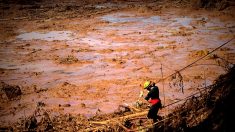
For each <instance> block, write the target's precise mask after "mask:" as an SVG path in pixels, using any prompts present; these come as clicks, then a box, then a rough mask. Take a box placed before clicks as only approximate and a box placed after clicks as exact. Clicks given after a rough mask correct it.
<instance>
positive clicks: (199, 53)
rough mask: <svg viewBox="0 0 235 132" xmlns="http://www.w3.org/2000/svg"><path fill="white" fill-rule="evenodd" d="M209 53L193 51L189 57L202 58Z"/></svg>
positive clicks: (206, 51)
mask: <svg viewBox="0 0 235 132" xmlns="http://www.w3.org/2000/svg"><path fill="white" fill-rule="evenodd" d="M208 53H209V51H208V50H207V49H205V50H198V51H194V52H192V53H191V54H190V56H192V57H202V56H205V55H207V54H208Z"/></svg>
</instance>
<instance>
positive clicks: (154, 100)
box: [144, 81, 162, 123]
mask: <svg viewBox="0 0 235 132" xmlns="http://www.w3.org/2000/svg"><path fill="white" fill-rule="evenodd" d="M144 89H147V90H148V91H149V92H148V94H147V96H146V97H145V100H147V101H148V102H150V103H151V107H150V109H149V112H148V115H147V117H148V118H150V119H153V122H154V123H155V122H157V120H158V119H159V120H160V119H161V117H160V116H158V115H157V114H158V110H159V108H162V104H161V100H160V98H159V89H158V87H157V86H155V83H154V82H151V81H146V82H145V83H144Z"/></svg>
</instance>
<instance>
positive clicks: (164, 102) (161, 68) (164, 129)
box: [161, 63, 166, 132]
mask: <svg viewBox="0 0 235 132" xmlns="http://www.w3.org/2000/svg"><path fill="white" fill-rule="evenodd" d="M161 74H162V78H163V69H162V63H161ZM162 87H163V99H164V100H163V102H164V105H165V103H166V98H165V88H164V80H163V81H162ZM164 116H166V111H165V112H164ZM163 131H164V132H165V121H164V129H163Z"/></svg>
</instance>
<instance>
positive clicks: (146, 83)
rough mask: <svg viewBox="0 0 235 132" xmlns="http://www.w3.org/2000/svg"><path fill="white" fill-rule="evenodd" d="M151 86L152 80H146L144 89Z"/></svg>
mask: <svg viewBox="0 0 235 132" xmlns="http://www.w3.org/2000/svg"><path fill="white" fill-rule="evenodd" d="M149 86H150V81H145V83H144V89H146V88H148V87H149Z"/></svg>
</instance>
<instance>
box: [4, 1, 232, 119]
mask: <svg viewBox="0 0 235 132" xmlns="http://www.w3.org/2000/svg"><path fill="white" fill-rule="evenodd" d="M105 6H106V5H102V6H97V7H96V8H104V7H105ZM234 22H235V20H234V19H233V18H231V16H226V15H224V16H221V15H220V14H219V13H217V12H210V11H204V10H202V11H192V10H189V9H185V10H180V9H175V8H170V9H162V10H161V11H157V12H148V11H141V10H133V9H123V10H121V9H120V10H117V11H112V12H109V13H104V14H97V15H93V16H92V17H89V18H71V19H59V20H53V19H52V20H51V19H48V20H35V21H26V20H22V21H16V22H12V23H14V24H15V25H16V26H15V28H14V31H15V35H14V36H12V37H8V38H6V39H3V40H1V44H0V45H1V48H0V64H1V65H0V71H1V74H0V81H1V82H5V83H8V84H11V85H19V86H20V87H21V90H22V92H23V95H22V96H21V98H20V99H19V100H16V101H7V99H6V97H4V95H2V98H3V100H2V101H1V109H0V111H1V112H0V113H1V114H0V117H1V118H0V121H1V123H8V122H11V121H14V120H16V119H18V118H21V117H24V116H27V115H30V114H31V113H33V111H34V110H35V109H36V107H37V105H38V102H42V103H44V104H45V106H44V108H45V109H47V110H48V111H51V112H52V113H54V114H55V115H56V114H59V113H70V114H83V115H85V116H87V117H92V116H93V115H95V114H102V113H111V112H114V111H115V110H117V109H118V106H119V105H121V104H124V103H127V104H129V105H132V104H134V103H135V101H136V100H138V96H139V92H140V91H141V90H142V87H143V85H142V84H143V82H144V81H145V80H152V81H155V82H158V81H159V80H160V79H161V78H162V75H163V77H166V76H168V75H170V74H172V73H174V72H176V71H177V70H179V69H181V68H183V67H184V66H186V65H188V64H190V63H192V62H193V61H195V60H197V59H198V58H200V57H202V56H204V55H206V54H208V53H209V52H210V51H212V50H213V49H215V48H216V47H218V46H220V45H221V44H223V43H225V42H226V41H228V40H230V39H231V38H232V37H234V26H235V24H234ZM234 42H235V41H232V42H230V43H229V44H227V45H225V46H224V47H222V48H221V49H219V50H217V51H216V52H214V53H213V54H212V55H209V56H208V57H206V58H204V59H203V60H201V61H199V62H197V63H196V64H194V65H193V66H191V67H189V68H187V69H186V70H184V71H182V72H180V74H177V75H176V76H175V77H170V78H168V79H166V80H165V81H164V82H163V83H162V82H159V83H157V86H158V87H159V89H160V97H161V99H162V100H163V98H164V97H165V101H164V104H165V105H167V104H169V103H172V102H174V101H177V100H179V99H182V98H184V97H186V96H188V95H190V94H192V93H194V92H197V91H198V88H202V87H205V86H208V85H210V84H212V83H213V81H214V80H215V78H216V77H218V76H219V75H221V74H223V73H225V72H226V67H229V66H230V63H235V60H234V55H235V43H234ZM215 56H216V57H215ZM217 57H219V58H217ZM224 59H225V60H224ZM161 66H162V72H163V74H162V73H161ZM180 76H181V77H180ZM181 84H183V87H182V85H181ZM163 86H164V93H163ZM182 90H183V91H182ZM145 94H146V92H145ZM169 109H170V108H169ZM161 113H162V112H161Z"/></svg>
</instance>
